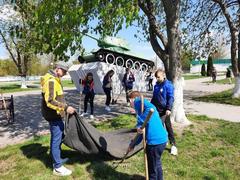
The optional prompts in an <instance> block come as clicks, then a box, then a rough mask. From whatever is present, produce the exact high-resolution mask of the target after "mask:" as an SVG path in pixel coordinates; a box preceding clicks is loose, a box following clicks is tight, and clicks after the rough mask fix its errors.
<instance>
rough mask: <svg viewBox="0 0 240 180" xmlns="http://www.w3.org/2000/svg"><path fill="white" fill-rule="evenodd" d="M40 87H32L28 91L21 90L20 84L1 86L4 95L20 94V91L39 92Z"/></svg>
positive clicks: (0, 89)
mask: <svg viewBox="0 0 240 180" xmlns="http://www.w3.org/2000/svg"><path fill="white" fill-rule="evenodd" d="M38 89H39V88H38V87H31V88H27V89H21V84H20V83H10V84H3V85H0V91H1V92H3V93H12V92H20V91H32V90H38Z"/></svg>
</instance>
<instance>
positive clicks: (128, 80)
mask: <svg viewBox="0 0 240 180" xmlns="http://www.w3.org/2000/svg"><path fill="white" fill-rule="evenodd" d="M134 81H135V77H134V75H133V73H132V72H131V70H130V68H126V72H125V74H124V76H123V79H122V84H123V86H124V88H125V92H126V100H127V105H128V106H129V105H130V104H129V102H130V101H129V98H128V93H129V92H130V91H132V89H133V82H134Z"/></svg>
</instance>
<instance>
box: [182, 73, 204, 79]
mask: <svg viewBox="0 0 240 180" xmlns="http://www.w3.org/2000/svg"><path fill="white" fill-rule="evenodd" d="M183 77H184V79H185V80H190V79H199V78H205V77H206V76H201V75H199V74H192V75H183Z"/></svg>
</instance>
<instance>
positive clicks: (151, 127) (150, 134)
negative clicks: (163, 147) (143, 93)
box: [134, 98, 168, 145]
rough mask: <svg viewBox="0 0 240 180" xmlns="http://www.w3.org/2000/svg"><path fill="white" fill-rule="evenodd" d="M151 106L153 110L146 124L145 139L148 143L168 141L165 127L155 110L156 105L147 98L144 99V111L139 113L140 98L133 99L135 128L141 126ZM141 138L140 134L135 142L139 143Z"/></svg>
mask: <svg viewBox="0 0 240 180" xmlns="http://www.w3.org/2000/svg"><path fill="white" fill-rule="evenodd" d="M151 108H153V109H154V112H153V114H152V117H151V118H150V120H149V121H148V123H147V125H146V141H147V144H148V145H158V144H163V143H166V142H167V141H168V134H167V131H166V129H165V128H164V127H163V124H162V120H161V118H160V117H159V114H158V112H157V110H156V107H155V106H154V105H153V104H152V103H150V102H149V101H148V100H146V99H144V111H143V113H141V99H140V98H136V99H135V101H134V109H135V110H136V113H137V128H139V127H141V125H142V124H143V123H144V120H145V119H146V117H147V115H148V113H149V111H150V109H151ZM141 140H142V136H140V137H139V138H138V141H137V143H136V144H139V143H140V142H141Z"/></svg>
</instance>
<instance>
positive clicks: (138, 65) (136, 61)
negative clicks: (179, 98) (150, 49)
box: [78, 34, 154, 71]
mask: <svg viewBox="0 0 240 180" xmlns="http://www.w3.org/2000/svg"><path fill="white" fill-rule="evenodd" d="M85 35H86V36H88V37H90V38H92V39H94V40H96V41H97V42H98V46H99V49H98V50H96V51H92V52H91V53H92V54H90V55H86V56H79V57H78V60H79V62H80V63H88V62H98V61H100V62H105V63H107V64H113V65H116V66H122V67H126V68H132V69H135V70H141V71H147V70H148V69H152V68H153V66H154V62H153V61H150V60H147V59H144V58H141V57H138V56H136V55H135V54H133V53H132V52H131V51H130V49H129V47H128V44H127V42H126V41H124V40H123V39H121V38H116V37H110V36H106V37H105V38H103V39H97V38H95V37H92V36H90V35H87V34H85Z"/></svg>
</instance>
